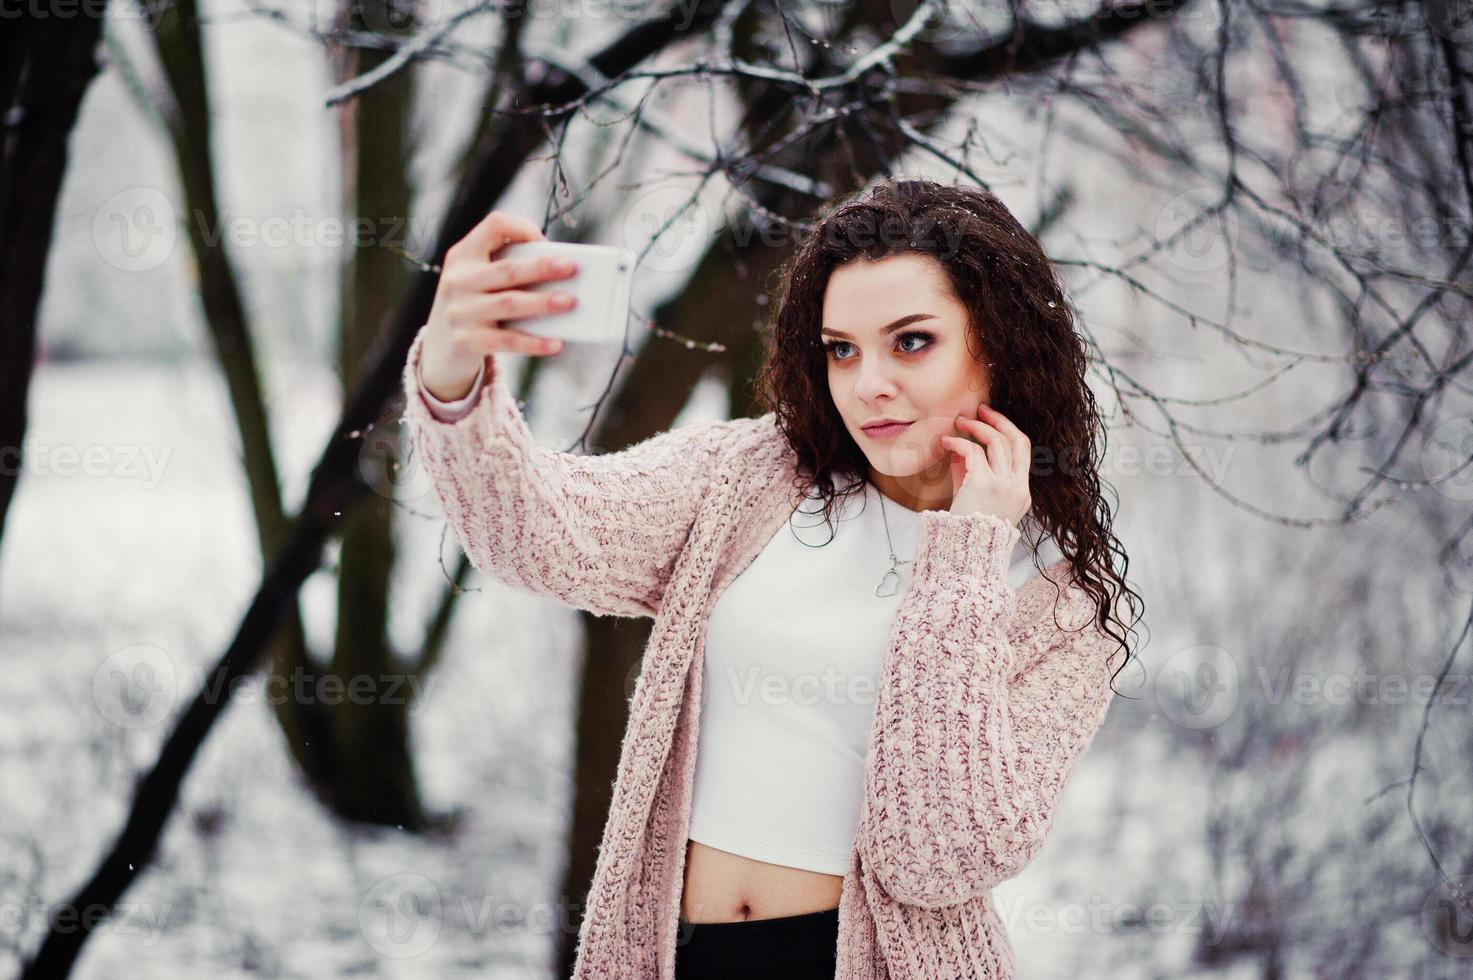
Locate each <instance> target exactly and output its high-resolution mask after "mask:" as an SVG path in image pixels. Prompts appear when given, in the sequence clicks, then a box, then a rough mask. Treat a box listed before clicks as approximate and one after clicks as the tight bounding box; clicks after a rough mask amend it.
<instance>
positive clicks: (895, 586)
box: [875, 487, 912, 598]
mask: <svg viewBox="0 0 1473 980" xmlns="http://www.w3.org/2000/svg"><path fill="white" fill-rule="evenodd" d="M875 496H877V497H879V498H880V519H881V520H883V521H884V522H885V543H886V544H888V545H889V546H890V569H889V571H887V572H885V574H884V575H883V576H882V577H881V578H880V584H879V585H877V586H875V595H877V596H880V597H881V598H883V597H885V596H892V595H894V594H895V593H896V591H898V590H899V588H900V566H901V565H909V564H910V563H911V560H912V559H909V558H907V559H906V560H905V561H901V560H900V559H899V558H897V557H895V542H894V541H891V540H890V519H889V518H888V517H886V516H885V495H884V494H883V493H881V492H880V488H879V487H875ZM892 575H893V576H895V578H894V580H893V581H892V580H891V578H890V576H892ZM887 582H888V583H889V585H890V591H889V592H881V591H880V590H881V589H883V588H884V587H885V584H886V583H887Z"/></svg>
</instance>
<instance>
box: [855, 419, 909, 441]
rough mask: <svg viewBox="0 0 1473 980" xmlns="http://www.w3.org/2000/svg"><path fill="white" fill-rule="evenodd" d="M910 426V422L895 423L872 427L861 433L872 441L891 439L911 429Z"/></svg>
mask: <svg viewBox="0 0 1473 980" xmlns="http://www.w3.org/2000/svg"><path fill="white" fill-rule="evenodd" d="M910 424H911V423H909V422H894V423H891V424H890V425H876V426H872V427H870V428H868V429H863V430H861V431H862V432H864V434H865V435H867V436H869V437H870V438H872V439H889V438H890V437H891V436H898V435H899V434H900V433H902V432H904V431H905V430H906V429H907V428H909V427H910Z"/></svg>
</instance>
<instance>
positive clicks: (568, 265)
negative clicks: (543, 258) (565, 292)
mask: <svg viewBox="0 0 1473 980" xmlns="http://www.w3.org/2000/svg"><path fill="white" fill-rule="evenodd" d="M552 267H553V269H554V270H556V271H558V272H572V271H573V270H574V269H575V268H577V266H575V265H573V260H572V259H558V260H557V261H556V262H554V263H553V264H552Z"/></svg>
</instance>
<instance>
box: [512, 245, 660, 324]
mask: <svg viewBox="0 0 1473 980" xmlns="http://www.w3.org/2000/svg"><path fill="white" fill-rule="evenodd" d="M544 256H554V257H556V258H568V259H572V260H573V261H574V262H576V263H578V271H577V272H575V273H573V274H572V275H571V276H569V277H567V278H562V279H545V280H542V281H541V282H536V283H529V284H527V285H524V286H517V287H515V288H517V289H525V290H529V291H531V292H556V293H572V294H573V295H574V296H576V297H577V300H578V301H577V302H576V303H575V304H574V305H573V308H572V309H571V310H567V311H566V312H563V313H539V314H537V315H536V316H528V317H510V318H508V319H506V320H505V321H503V322H505V323H508V324H514V325H515V326H516V329H518V330H521V331H524V332H525V333H530V334H535V335H536V336H538V337H558V338H560V339H562V340H564V341H567V342H569V343H589V344H613V343H618V344H622V343H624V330H625V327H626V325H627V324H628V322H629V297H630V294H631V293H632V291H633V287H634V253H633V252H631V251H630V250H629V249H627V248H624V247H622V246H619V245H585V244H583V243H581V242H512V243H511V244H509V245H504V246H502V247H501V249H499V250H498V251H497V252H496V253H495V255H494V256H493V257H494V258H498V259H499V258H503V257H506V258H518V259H540V258H542V257H544Z"/></svg>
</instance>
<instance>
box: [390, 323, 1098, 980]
mask: <svg viewBox="0 0 1473 980" xmlns="http://www.w3.org/2000/svg"><path fill="white" fill-rule="evenodd" d="M423 337H424V331H423V329H421V331H420V333H419V334H418V335H417V336H416V337H415V340H414V343H413V345H412V346H411V347H410V351H409V357H408V359H407V361H406V363H405V367H404V375H403V389H404V395H405V410H404V420H405V421H406V422H407V423H408V424H409V427H410V431H411V433H412V441H413V448H414V451H415V452H416V453H417V456H418V459H419V461H420V462H421V463H422V465H423V466H424V467H425V468H426V470H427V471H428V473H429V475H430V477H431V480H432V482H433V485H434V488H435V492H436V495H437V496H438V498H439V500H440V504H441V507H442V509H443V512H444V515H445V518H446V521H447V522H448V524H449V527H450V529H451V531H452V532H453V533H454V534H455V537H456V539H457V540H458V541H459V543H460V546H461V547H462V548H463V549H464V551H465V553H466V556H467V557H468V558H469V560H470V561H471V563H472V565H473V566H474V567H475V568H476V569H477V570H479V571H480V572H482V573H484V574H486V575H488V576H490V577H491V578H493V579H495V580H497V581H499V582H502V583H505V584H507V585H510V586H513V587H516V588H519V589H523V590H527V591H530V592H535V593H537V594H540V595H546V596H550V597H552V598H554V599H556V600H557V601H559V602H561V603H564V604H566V605H569V606H572V607H575V608H579V609H584V610H587V611H589V612H592V613H594V614H596V615H606V616H610V615H611V616H650V617H653V619H654V623H653V626H652V630H651V634H650V638H649V643H648V646H647V647H646V649H645V653H644V659H643V662H642V663H641V665H640V671H639V676H638V679H637V680H636V682H635V687H634V694H633V697H632V698H631V700H630V704H629V721H628V726H627V728H626V729H625V733H624V738H623V743H622V747H621V750H620V756H619V764H618V769H617V774H616V777H615V781H614V791H613V800H612V803H611V805H610V809H609V815H608V818H607V821H606V822H605V824H604V830H603V835H602V840H601V842H600V845H599V851H598V856H597V862H596V864H595V868H594V874H593V881H592V884H591V886H590V889H589V894H588V899H587V904H586V907H585V911H584V916H583V920H582V923H581V925H580V927H579V932H578V951H577V957H576V961H575V965H574V970H573V980H593V978H620V980H673V978H674V957H675V950H676V941H677V936H676V932H677V926H678V924H679V916H680V898H681V889H682V886H683V882H684V875H685V849H686V848H685V845H686V839H687V838H686V831H687V827H688V821H689V817H690V798H691V796H690V794H691V786H692V781H693V777H694V764H695V756H696V753H695V747H696V739H697V737H698V731H699V728H698V725H699V717H698V715H699V708H700V703H701V691H700V685H701V679H702V678H701V675H702V673H703V672H702V671H701V670H700V669H692V666H693V665H698V664H699V663H700V662H701V656H702V652H703V651H702V647H703V645H704V641H705V632H706V618H707V616H708V615H709V612H710V609H711V607H712V606H713V605H714V603H715V599H716V597H717V596H719V594H720V592H721V590H722V589H724V588H725V587H726V586H727V585H728V584H730V582H731V581H732V579H734V578H735V577H736V576H737V575H738V574H740V573H741V571H742V570H743V569H745V568H746V567H747V565H748V564H750V563H751V562H752V560H753V559H755V558H756V556H757V554H758V553H759V552H760V551H761V549H762V547H763V545H765V544H766V543H767V541H769V540H770V539H771V537H772V535H773V534H774V533H775V532H776V531H777V530H778V529H779V528H780V527H781V526H782V525H783V523H785V522H786V521H787V519H788V517H789V516H790V515H791V514H792V512H793V510H794V508H795V507H797V506H798V504H799V503H801V502H802V500H803V497H802V495H801V494H800V493H799V492H798V490H796V489H795V488H794V485H793V483H794V478H795V470H794V461H795V457H794V454H793V453H792V450H791V449H790V448H789V446H788V445H787V442H786V440H785V439H784V438H783V436H782V433H781V432H780V430H778V428H777V426H776V424H775V416H774V415H773V413H770V412H769V413H767V414H766V415H763V416H761V417H759V418H739V419H731V420H723V421H714V422H700V423H693V424H690V425H683V426H680V427H678V428H674V429H670V430H668V431H666V432H662V433H659V434H657V435H655V436H652V437H650V438H648V439H646V440H644V441H642V442H640V443H638V444H636V445H634V446H631V447H629V448H627V449H624V450H622V451H619V452H615V453H607V454H594V455H580V454H569V453H562V452H558V451H556V450H553V449H549V448H545V447H542V446H539V445H538V444H537V443H536V442H535V440H534V439H533V437H532V434H531V432H530V430H529V429H528V427H527V425H526V422H525V420H524V418H523V416H522V413H521V410H520V409H519V407H518V406H517V403H516V401H515V399H514V398H513V396H512V394H511V391H510V390H509V387H508V381H507V369H506V362H505V361H504V360H503V359H502V358H501V356H500V355H493V356H492V363H491V365H490V367H491V370H490V375H491V377H490V379H489V383H487V384H485V385H483V387H482V388H481V391H480V395H479V397H478V399H477V400H476V402H475V406H474V410H473V411H471V412H470V413H469V414H468V415H465V416H464V417H462V418H460V419H458V420H456V421H454V422H446V421H441V420H438V419H436V418H435V417H434V415H432V414H431V413H430V411H429V408H428V406H427V405H426V404H425V402H424V399H423V398H422V397H421V396H420V394H419V387H418V370H419V354H420V349H421V347H422V344H423ZM920 513H921V535H920V543H919V547H918V549H917V551H916V554H915V557H914V558H913V564H912V566H911V577H910V582H909V583H908V584H907V586H906V589H905V592H904V596H903V599H902V601H901V603H900V605H899V607H898V608H897V611H896V615H895V621H894V625H893V627H892V629H891V632H890V634H889V638H888V641H887V648H886V654H885V666H884V670H883V672H882V676H881V680H880V684H879V687H878V690H877V692H876V696H875V717H874V722H873V726H872V730H871V735H870V746H869V751H868V756H867V761H866V767H865V793H864V800H863V804H862V809H861V813H860V820H859V829H858V832H857V834H856V836H855V842H854V847H853V849H852V851H851V854H850V858H849V869H848V871H847V872H846V873H845V875H844V881H843V887H842V892H841V896H840V899H839V935H838V970H837V972H836V977H837V978H840V980H880V978H896V980H900V978H906V980H910V978H936V980H962V978H976V980H983V978H988V980H992V978H1009V977H1013V976H1015V969H1014V963H1013V957H1012V951H1011V948H1010V946H1009V944H1008V940H1007V935H1006V931H1005V929H1004V927H1003V924H1002V922H1001V920H1000V919H999V917H998V915H997V913H996V910H995V909H994V907H993V903H992V898H991V892H992V889H993V887H994V886H996V885H997V884H998V883H999V882H1001V881H1004V880H1006V879H1008V878H1011V877H1013V876H1014V875H1016V874H1018V872H1019V871H1021V870H1022V869H1023V867H1024V866H1025V865H1026V864H1027V863H1028V862H1029V861H1030V860H1031V859H1032V858H1033V856H1034V855H1035V854H1036V853H1037V852H1038V849H1039V848H1040V847H1041V846H1042V845H1043V842H1044V840H1045V838H1046V837H1047V835H1048V832H1049V828H1050V826H1051V825H1052V822H1053V816H1054V813H1055V809H1056V807H1057V805H1058V803H1059V798H1060V795H1061V793H1062V792H1063V789H1064V787H1065V785H1066V784H1067V781H1068V779H1069V776H1070V775H1071V773H1072V772H1073V770H1074V768H1075V766H1076V764H1077V763H1078V761H1079V758H1080V756H1081V755H1082V754H1083V753H1084V751H1085V749H1086V748H1087V747H1088V746H1089V744H1090V742H1091V740H1092V739H1093V738H1094V735H1095V733H1096V732H1097V731H1098V730H1099V727H1100V725H1101V724H1102V723H1103V721H1104V717H1105V713H1106V711H1107V710H1108V707H1109V704H1110V700H1111V697H1112V696H1113V695H1112V692H1111V690H1110V686H1109V684H1110V676H1111V673H1112V662H1111V660H1110V658H1111V655H1112V653H1113V652H1114V651H1115V648H1116V646H1117V644H1116V643H1115V641H1113V640H1112V639H1111V638H1110V637H1108V636H1107V635H1106V634H1104V633H1103V632H1101V631H1100V630H1099V629H1098V626H1097V624H1095V623H1093V622H1092V619H1093V616H1094V611H1095V610H1094V604H1093V602H1092V600H1090V598H1089V596H1088V595H1087V594H1086V593H1085V592H1084V591H1083V590H1082V589H1081V588H1079V587H1078V586H1077V584H1075V583H1074V582H1073V579H1072V576H1071V574H1070V570H1069V565H1068V562H1067V561H1064V560H1060V561H1057V562H1054V563H1053V564H1051V565H1048V566H1046V567H1045V568H1044V570H1043V574H1040V575H1038V576H1035V577H1034V578H1033V579H1031V580H1029V581H1028V582H1027V583H1025V584H1024V585H1022V586H1021V587H1019V588H1018V589H1016V590H1014V589H1013V588H1012V587H1010V586H1009V585H1008V583H1007V570H1008V564H1009V559H1010V557H1011V555H1012V551H1013V546H1014V545H1015V544H1016V542H1017V540H1018V537H1019V535H1020V533H1021V532H1020V531H1019V530H1018V529H1017V528H1015V527H1013V526H1012V525H1010V524H1009V523H1008V522H1007V521H1005V520H1003V519H1002V518H999V517H996V516H994V515H984V514H977V513H974V514H952V513H951V512H949V511H942V510H927V511H922V512H920ZM1056 617H1057V622H1056V621H1055V620H1056ZM595 655H596V654H595Z"/></svg>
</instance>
